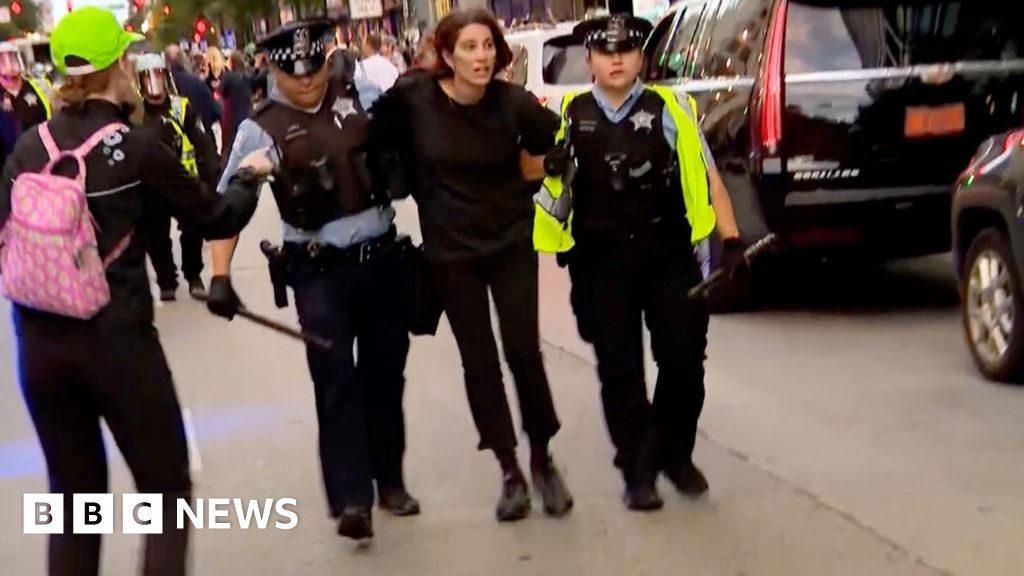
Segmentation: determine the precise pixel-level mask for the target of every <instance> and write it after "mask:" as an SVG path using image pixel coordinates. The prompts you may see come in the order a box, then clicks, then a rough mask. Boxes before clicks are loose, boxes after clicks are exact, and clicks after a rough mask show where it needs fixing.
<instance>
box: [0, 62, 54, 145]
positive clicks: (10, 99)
mask: <svg viewBox="0 0 1024 576" xmlns="http://www.w3.org/2000/svg"><path fill="white" fill-rule="evenodd" d="M40 122H46V106H45V104H44V103H43V101H42V98H40V96H39V95H38V94H36V91H35V89H34V88H32V86H31V85H30V84H29V83H28V82H27V81H24V80H23V81H22V83H21V90H20V91H19V92H18V93H17V94H11V93H10V92H8V91H7V90H6V89H2V88H0V139H2V140H3V154H4V157H6V156H7V155H8V154H10V152H11V151H12V150H14V144H15V142H17V140H18V136H20V135H21V134H22V133H23V132H25V131H26V130H28V129H29V128H31V127H33V126H35V125H36V124H39V123H40Z"/></svg>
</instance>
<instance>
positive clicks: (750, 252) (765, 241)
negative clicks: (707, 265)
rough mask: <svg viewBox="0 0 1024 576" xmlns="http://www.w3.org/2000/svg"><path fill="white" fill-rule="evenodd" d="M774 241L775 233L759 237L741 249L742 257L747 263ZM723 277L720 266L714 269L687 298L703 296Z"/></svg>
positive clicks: (691, 290)
mask: <svg viewBox="0 0 1024 576" xmlns="http://www.w3.org/2000/svg"><path fill="white" fill-rule="evenodd" d="M774 243H775V234H769V235H767V236H765V237H764V238H761V239H760V240H758V241H757V242H754V243H753V244H751V245H750V247H749V248H747V249H746V250H744V251H743V259H744V260H746V261H747V264H748V265H749V264H750V263H751V262H753V261H754V259H756V258H757V257H758V256H760V255H761V254H763V253H764V252H765V251H767V250H768V248H770V247H771V245H772V244H774ZM724 278H725V271H724V270H722V269H721V268H719V269H717V270H715V271H714V272H712V273H711V274H709V275H708V277H707V278H705V279H704V281H703V282H701V283H700V284H697V285H696V286H694V287H693V288H690V291H689V292H688V293H687V297H689V298H697V297H698V296H704V295H706V294H707V293H708V290H710V289H711V288H714V287H715V286H716V285H717V284H719V283H721V282H722V280H723V279H724Z"/></svg>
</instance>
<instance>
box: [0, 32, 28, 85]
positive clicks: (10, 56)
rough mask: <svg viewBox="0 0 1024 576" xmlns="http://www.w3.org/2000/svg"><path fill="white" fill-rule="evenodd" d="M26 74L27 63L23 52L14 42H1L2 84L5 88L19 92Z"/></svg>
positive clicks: (0, 78) (0, 70)
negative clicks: (22, 54)
mask: <svg viewBox="0 0 1024 576" xmlns="http://www.w3.org/2000/svg"><path fill="white" fill-rule="evenodd" d="M24 74H25V61H24V60H23V59H22V57H21V50H18V47H17V46H15V45H14V43H12V42H0V83H2V84H3V86H4V87H5V88H7V89H8V90H12V91H15V92H16V91H18V90H19V89H20V88H21V79H22V76H23V75H24Z"/></svg>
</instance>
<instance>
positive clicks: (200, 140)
mask: <svg viewBox="0 0 1024 576" xmlns="http://www.w3.org/2000/svg"><path fill="white" fill-rule="evenodd" d="M182 129H183V130H184V131H185V135H186V136H188V139H189V140H190V141H191V142H192V145H193V146H194V147H195V149H196V165H197V167H198V168H199V179H200V180H202V182H203V183H204V184H206V186H207V187H208V188H209V189H210V190H215V189H216V188H217V180H218V179H219V174H217V168H218V166H219V165H220V160H218V158H217V149H216V148H215V147H214V143H213V139H212V138H210V135H209V134H207V132H206V128H204V127H203V123H202V120H201V119H200V118H199V114H198V113H196V111H195V109H194V108H193V107H191V106H189V107H188V109H186V111H185V126H183V127H182Z"/></svg>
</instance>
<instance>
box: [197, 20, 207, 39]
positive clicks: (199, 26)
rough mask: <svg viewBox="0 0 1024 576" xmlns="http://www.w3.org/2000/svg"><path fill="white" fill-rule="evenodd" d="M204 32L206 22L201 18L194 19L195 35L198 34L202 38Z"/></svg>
mask: <svg viewBox="0 0 1024 576" xmlns="http://www.w3.org/2000/svg"><path fill="white" fill-rule="evenodd" d="M206 30H207V25H206V20H203V19H202V17H200V18H197V19H196V34H199V35H200V36H203V35H204V34H206Z"/></svg>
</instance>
